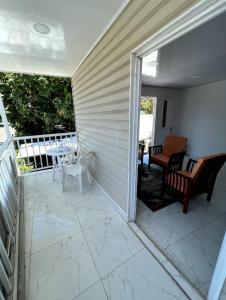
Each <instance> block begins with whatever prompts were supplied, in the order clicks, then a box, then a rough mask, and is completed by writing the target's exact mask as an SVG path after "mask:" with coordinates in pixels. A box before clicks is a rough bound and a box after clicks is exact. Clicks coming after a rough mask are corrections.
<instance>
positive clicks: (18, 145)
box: [17, 140, 25, 166]
mask: <svg viewBox="0 0 226 300" xmlns="http://www.w3.org/2000/svg"><path fill="white" fill-rule="evenodd" d="M17 147H18V151H19V152H18V155H20V161H21V162H22V164H23V166H25V161H24V159H23V157H22V154H21V149H20V142H19V140H17Z"/></svg>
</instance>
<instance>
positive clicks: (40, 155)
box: [37, 138, 43, 168]
mask: <svg viewBox="0 0 226 300" xmlns="http://www.w3.org/2000/svg"><path fill="white" fill-rule="evenodd" d="M37 141H38V149H39V157H40V162H41V168H43V163H42V152H41V148H40V143H39V138H38V139H37Z"/></svg>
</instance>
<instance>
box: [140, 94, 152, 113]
mask: <svg viewBox="0 0 226 300" xmlns="http://www.w3.org/2000/svg"><path fill="white" fill-rule="evenodd" d="M140 110H141V111H142V112H143V113H145V114H153V99H152V98H151V97H141V100H140Z"/></svg>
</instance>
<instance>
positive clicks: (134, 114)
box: [127, 0, 226, 221]
mask: <svg viewBox="0 0 226 300" xmlns="http://www.w3.org/2000/svg"><path fill="white" fill-rule="evenodd" d="M225 11H226V0H201V1H199V2H198V3H197V4H195V5H194V6H192V7H191V8H190V9H188V10H187V11H186V12H184V13H183V14H181V15H180V16H179V17H177V18H176V19H175V20H173V21H172V22H170V23H169V24H168V25H167V26H165V27H164V28H162V29H161V30H160V31H158V32H157V33H155V34H154V35H152V36H151V37H150V38H149V39H148V40H146V41H144V42H143V43H142V44H140V45H139V46H138V47H136V48H135V49H134V50H133V51H132V52H131V56H130V58H131V66H130V115H129V117H130V129H129V163H128V170H129V171H128V198H127V204H128V205H127V214H128V221H135V219H136V206H137V188H136V187H137V159H138V153H137V152H138V151H137V149H138V130H139V100H140V95H141V62H142V57H144V56H146V55H148V54H149V53H151V52H152V51H155V50H157V49H159V48H161V47H163V46H164V45H166V44H168V43H170V42H172V41H174V40H175V39H177V38H179V37H180V36H182V35H184V34H186V33H187V32H189V31H191V30H193V29H195V28H196V27H198V26H200V25H202V24H204V23H206V22H207V21H209V20H211V19H213V18H214V17H216V16H218V15H219V14H221V13H223V12H225Z"/></svg>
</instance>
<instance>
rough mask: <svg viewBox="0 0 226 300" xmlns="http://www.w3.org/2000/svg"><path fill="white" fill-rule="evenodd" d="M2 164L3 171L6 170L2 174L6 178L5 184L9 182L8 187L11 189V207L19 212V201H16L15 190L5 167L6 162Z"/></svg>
mask: <svg viewBox="0 0 226 300" xmlns="http://www.w3.org/2000/svg"><path fill="white" fill-rule="evenodd" d="M4 163H5V169H6V172H5V173H4V174H5V175H6V177H8V180H7V182H9V185H10V187H11V189H10V191H11V195H12V202H13V205H14V207H15V210H19V209H20V205H19V200H18V197H17V193H16V190H15V187H14V184H13V181H12V178H11V176H10V173H9V169H8V166H7V164H6V162H4ZM4 163H3V162H2V167H3V168H4Z"/></svg>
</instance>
